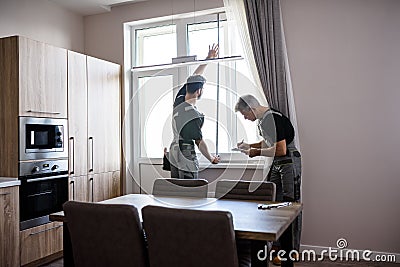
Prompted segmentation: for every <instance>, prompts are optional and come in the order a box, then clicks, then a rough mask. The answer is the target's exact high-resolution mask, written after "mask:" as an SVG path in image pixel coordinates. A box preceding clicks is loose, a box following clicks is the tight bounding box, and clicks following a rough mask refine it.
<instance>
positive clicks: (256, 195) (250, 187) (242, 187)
mask: <svg viewBox="0 0 400 267" xmlns="http://www.w3.org/2000/svg"><path fill="white" fill-rule="evenodd" d="M275 196H276V186H275V184H274V183H272V182H267V181H264V182H258V181H243V180H224V179H223V180H219V181H218V182H217V185H216V188H215V197H216V198H223V199H243V200H260V201H275Z"/></svg>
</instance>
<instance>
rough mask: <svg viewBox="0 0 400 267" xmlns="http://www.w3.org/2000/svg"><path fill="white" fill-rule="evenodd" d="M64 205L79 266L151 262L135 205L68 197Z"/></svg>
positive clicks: (76, 261)
mask: <svg viewBox="0 0 400 267" xmlns="http://www.w3.org/2000/svg"><path fill="white" fill-rule="evenodd" d="M63 208H64V213H65V217H66V220H67V226H68V230H69V234H70V237H71V243H72V253H73V259H74V264H75V266H76V267H90V266H96V267H109V266H113V267H122V266H138V267H144V266H148V257H147V249H146V246H145V240H144V235H143V229H142V224H141V222H140V219H139V215H138V211H137V209H136V207H134V206H131V205H121V204H118V205H116V204H115V205H111V204H99V203H87V202H77V201H67V202H66V203H64V205H63Z"/></svg>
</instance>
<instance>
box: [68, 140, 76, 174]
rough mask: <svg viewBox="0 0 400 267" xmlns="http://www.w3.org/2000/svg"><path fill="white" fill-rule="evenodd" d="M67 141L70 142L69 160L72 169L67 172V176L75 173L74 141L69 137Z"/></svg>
mask: <svg viewBox="0 0 400 267" xmlns="http://www.w3.org/2000/svg"><path fill="white" fill-rule="evenodd" d="M69 140H70V141H71V142H70V143H72V145H71V146H70V147H71V150H72V152H71V153H70V156H71V157H72V159H70V161H71V162H72V167H71V170H70V171H69V174H74V172H75V139H74V138H73V137H70V138H69Z"/></svg>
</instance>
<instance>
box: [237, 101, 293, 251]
mask: <svg viewBox="0 0 400 267" xmlns="http://www.w3.org/2000/svg"><path fill="white" fill-rule="evenodd" d="M235 111H236V112H237V111H239V112H240V113H241V114H242V115H243V116H244V118H245V119H247V120H251V121H255V120H257V119H258V121H259V123H258V129H259V133H260V135H261V136H262V137H263V140H262V141H260V142H258V143H254V144H246V143H244V142H241V143H238V148H239V149H241V151H242V152H243V153H245V154H247V155H248V156H249V157H255V156H265V157H273V158H274V160H273V162H272V166H271V170H270V175H269V177H268V180H269V181H271V182H273V183H275V184H276V201H290V202H300V200H301V199H300V185H301V156H300V153H299V151H297V149H296V147H295V145H294V142H293V140H294V128H293V125H292V123H291V122H290V120H289V119H288V118H287V117H286V116H284V115H283V114H282V113H281V112H279V111H277V110H275V109H272V108H269V107H267V106H262V105H260V103H259V101H258V100H257V99H256V98H255V97H254V96H252V95H245V96H242V97H240V98H239V100H238V102H237V104H236V106H235ZM300 236H301V214H300V215H299V216H298V218H297V220H296V221H294V222H293V242H294V244H293V246H294V249H296V250H297V251H300V250H299V249H300Z"/></svg>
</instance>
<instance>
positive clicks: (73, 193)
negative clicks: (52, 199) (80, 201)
mask: <svg viewBox="0 0 400 267" xmlns="http://www.w3.org/2000/svg"><path fill="white" fill-rule="evenodd" d="M70 184H72V200H75V182H74V181H71V182H70Z"/></svg>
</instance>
